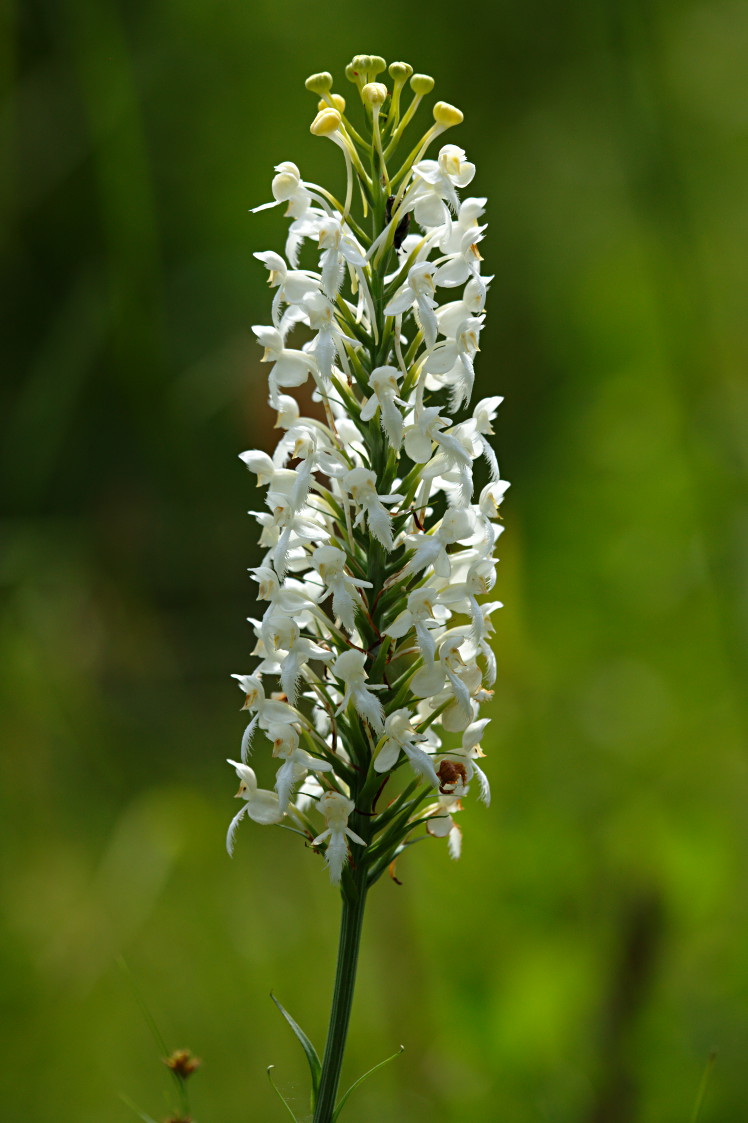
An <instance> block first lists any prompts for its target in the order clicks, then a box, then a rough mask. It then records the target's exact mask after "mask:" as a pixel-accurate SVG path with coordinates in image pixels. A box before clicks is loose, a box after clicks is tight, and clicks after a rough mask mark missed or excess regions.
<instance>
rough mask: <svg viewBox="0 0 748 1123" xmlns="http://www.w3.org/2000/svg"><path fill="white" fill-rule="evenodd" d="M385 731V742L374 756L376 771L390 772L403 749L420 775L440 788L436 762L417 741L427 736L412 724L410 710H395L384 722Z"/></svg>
mask: <svg viewBox="0 0 748 1123" xmlns="http://www.w3.org/2000/svg"><path fill="white" fill-rule="evenodd" d="M384 732H385V740H384V743H383V744H382V747H381V749H380V750H379V753H378V754H377V756H376V757H375V758H374V770H375V771H376V772H389V771H390V770H391V769H392V768H394V767H395V765H396V764H397V760H398V757H399V756H400V752H401V750H402V752H404V753H405V755H406V756H407V758H408V760H409V761H410V763H411V764H412V765H413V768H414V770H415V771H416V772H417V773H418V775H419V776H421V777H422V778H423V779H424V780H426V782H427V783H429V784H433V786H434V787H435V788H438V787H439V778H438V776H437V774H436V771H435V769H434V763H433V761H432V760H431V758H430V757H429V756H428V754H427V753H425V752H424V751H423V749H420V748H419V747H418V745H417V743H416V742H418V741H424V740H425V738H424V737H423V736H422V735H421V734H419V733H417V732H416V730H415V729H414V728H413V726H412V725H411V717H410V713H409V712H408V710H407V709H404V708H403V709H399V710H394V711H393V713H391V714H390V715H389V717H388V718H387V720H386V721H385V723H384Z"/></svg>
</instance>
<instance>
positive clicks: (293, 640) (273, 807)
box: [230, 56, 508, 899]
mask: <svg viewBox="0 0 748 1123" xmlns="http://www.w3.org/2000/svg"><path fill="white" fill-rule="evenodd" d="M385 69H386V68H385V64H384V60H381V59H379V58H378V57H377V56H357V57H356V59H354V61H353V63H352V64H351V68H350V70H349V74H350V77H351V81H352V82H353V84H354V86H355V88H356V90H357V91H358V93H359V95H360V97H361V99H362V101H363V105H364V110H365V113H364V116H365V121H366V127H367V128H368V129H369V131H370V139H369V140H365V139H364V138H362V136H361V135H360V134H359V132H358V131H357V128H356V127H354V125H353V124H352V123H351V121H350V119H349V117H348V115H347V113H346V108H345V102H344V100H343V98H342V97H340V96H339V95H338V94H337V93H333V92H332V77H331V76H330V75H329V74H327V73H326V72H325V73H322V74H317V75H312V76H311V78H310V79H309V88H310V89H312V90H313V91H314V92H315V94H316V95H317V96H318V97H319V99H320V101H319V105H318V111H317V115H316V116H315V117H314V119H313V121H312V123H311V132H312V134H313V135H315V136H323V137H327V138H329V139H330V140H332V141H333V143H334V144H335V145H336V146H337V149H339V150H340V152H341V153H342V154H343V157H344V160H345V195H344V197H343V199H342V200H339V199H337V198H336V197H335V195H334V194H333V193H332V192H331V191H328V190H327V189H326V188H324V187H322V186H319V185H317V184H315V183H311V182H309V181H307V180H304V179H303V178H302V175H301V172H300V171H299V168H298V167H297V165H296V164H293V163H291V162H290V161H286V162H284V163H282V164H278V165H277V167H276V169H275V175H274V177H273V180H272V186H271V191H272V200H273V201H272V202H267V203H263V204H261V206H260V207H258V208H256V209H257V210H264V209H266V208H269V207H280V208H281V209H283V210H284V211H285V214H286V216H287V219H288V230H287V238H286V245H285V253H284V254H281V253H279V252H276V251H275V250H272V249H270V250H264V251H261V252H257V253H256V254H255V257H256V258H257V261H258V266H259V264H261V265H262V267H263V268H264V270H266V271H267V277H268V283H269V285H270V288H271V290H272V293H273V296H272V309H271V312H270V314H269V315H268V317H267V319H268V320H269V323H268V324H267V325H258V326H256V327H255V328H254V329H253V330H254V333H255V335H256V336H257V339H258V341H259V342H260V344H261V345H262V347H263V349H264V351H263V355H262V362H264V363H265V364H267V365H268V366H269V368H270V370H269V376H268V386H269V400H270V405H271V406H272V408H273V409H274V410H275V411H276V416H275V419H274V422H275V424H274V427H275V429H276V430H278V433H277V437H278V440H277V443H276V446H275V448H274V450H271V449H270V448H269V447H267V448H266V446H265V444H264V441H263V440H262V437H258V438H257V439H256V443H257V444H259V445H260V446H261V447H258V448H250V449H249V450H247V451H246V452H243V453H242V454H241V459H242V462H243V463H244V465H245V466H246V468H247V469H248V471H249V472H250V473H251V475H252V476H253V477H254V478H256V482H257V486H258V487H259V488H261V489H262V493H261V494H262V496H263V499H262V501H261V502H260V501H258V502H257V503H256V505H257V506H260V507H261V508H262V509H261V510H259V511H254V512H250V514H251V515H252V516H253V517H254V518H255V519H256V520H257V523H258V524H259V527H260V535H259V541H260V546H261V549H262V554H261V556H260V558H258V559H257V560H255V562H254V563H253V564H252V568H251V569H250V574H251V576H252V578H253V581H254V582H256V586H257V593H258V600H259V602H260V603H261V604H262V609H261V611H260V612H258V613H257V614H256V617H257V618H254V617H250V624H251V626H252V628H253V630H254V637H255V646H254V650H253V652H252V654H253V656H254V659H255V660H256V662H255V663H253V672H252V674H246V675H236V676H235V678H236V679H237V682H238V683H239V686H240V688H241V689H242V690H243V692H244V695H245V702H244V708H245V709H246V710H247V711H248V713H249V717H250V720H249V724H248V726H247V727H246V730H245V733H244V737H243V741H242V762H243V763H242V764H239V765H234V767H236V768H237V769H241V770H243V771H241V772H240V778H241V779H242V784H243V788H242V791H241V792H240V794H241V795H242V797H243V800H244V807H243V808H242V811H241V812H240V813H239V815H238V816H236V817H235V819H234V821H233V823H232V827H231V830H230V842H233V836H234V832H235V829H236V824H237V823H238V821H239V820H240V819H241V817H242V816H245V817H248V818H250V819H254V820H255V821H256V822H258V823H282V824H284V825H285V826H291V827H293V829H294V830H296V831H297V832H299V833H302V834H303V835H304V836H305V838H306V839H307V842H312V844H313V846H314V847H315V848H319V849H320V850H324V854H325V860H326V862H327V865H328V868H329V872H330V877H331V879H332V880H333V882H335V883H336V884H340V885H341V889H342V892H343V896H344V899H345V898H346V894H348V893H350V892H352V888H351V887H352V886H353V885H354V884H355V885H356V886H358V889H357V892H359V891H360V892H365V890H366V888H368V886H369V885H370V884H371V883H373V881H375V880H376V879H377V878H378V877H379V876H381V875H382V873H383V872H384V871H385V870H386V869H387V868H388V866H389V863H390V862H391V861H392V859H393V858H394V857H395V856H396V855H397V854H398V853H400V852H401V851H402V849H403V847H404V846H405V845H406V843H407V841H408V838H409V836H410V835H411V834H412V832H414V831H417V830H422V829H423V824H424V821H426V823H427V831H428V833H429V834H432V835H434V836H436V837H445V838H447V839H448V845H449V851H450V854H451V855H452V856H453V857H456V856H457V854H458V853H459V848H460V839H461V832H460V830H459V827H458V826H457V824H456V822H455V815H456V812H457V811H459V810H461V806H462V805H461V802H460V801H461V800H466V799H467V798H468V797H469V796H470V794H471V793H478V794H480V796H481V798H483V799H485V800H486V801H487V799H488V780H487V778H486V776H485V773H484V772H483V771H482V769H481V768H480V766H479V763H478V761H479V758H480V757H481V756H482V749H481V745H480V740H481V736H483V735H484V731H485V728H486V726H487V724H488V719H487V718H484V717H482V716H481V705H482V703H484V702H486V701H488V700H489V699H490V697H491V687H492V685H493V683H494V680H495V678H496V669H497V668H496V659H495V657H494V655H493V652H492V650H491V646H490V642H491V639H492V636H493V624H492V614H493V613H494V612H495V610H496V609H497V608H498V607H500V602H499V601H496V600H492V601H489V600H488V599H487V598H488V596H489V595H491V590H492V589H493V587H494V583H495V579H496V568H495V566H496V562H495V558H494V548H495V546H496V542H497V540H498V538H499V535H500V534H501V532H502V530H503V524H502V523H501V522H500V520H499V506H500V504H501V502H502V499H503V496H504V493H505V491H506V488H507V487H508V484H506V482H505V481H502V480H501V479H500V477H499V469H498V462H497V459H496V455H495V453H494V452H493V449H492V447H491V445H490V444H489V441H490V439H491V438H492V437H493V425H494V418H495V416H496V412H497V409H498V406H499V405H500V403H501V398H500V397H499V396H498V395H492V396H489V397H485V398H483V399H481V400H480V401H478V403H477V404H476V405H474V406H473V405H471V404H470V400H471V398H472V395H473V384H474V380H475V370H474V363H475V359H476V356H477V355H478V352H479V348H480V340H481V335H482V332H483V327H484V322H485V304H486V296H487V291H488V285H489V282H490V280H491V278H490V277H487V276H485V275H484V274H483V273H482V272H481V268H482V264H483V262H482V256H481V249H482V243H483V239H484V237H485V233H486V225H485V221H484V219H485V207H486V200H485V199H483V198H480V197H467V198H463V199H462V201H461V200H460V192H462V191H463V190H464V189H465V188H467V187H468V185H469V184H470V183H471V182H472V181H473V178H474V176H475V166H474V164H473V163H472V162H471V161H470V160H469V159H468V158H467V156H466V154H465V152H464V150H463V149H462V148H460V147H458V146H457V145H454V144H444V145H442V146H441V148H440V149H439V150H438V153H437V155H436V157H435V158H431V156H430V154H429V146H430V145H431V144H432V142H433V141H434V140H435V138H436V137H438V136H440V135H441V133H443V132H444V130H445V129H446V128H448V127H451V126H453V125H456V124H458V123H459V121H460V120H461V119H462V114H461V113H460V111H459V110H458V109H456V108H455V107H454V106H450V105H449V104H447V103H446V102H437V103H436V105H435V106H434V109H433V113H434V124H433V125H432V126H431V127H430V128H429V129H428V131H427V132H426V133H425V135H424V136H423V138H422V140H421V141H420V142H418V143H417V144H416V147H415V149H414V150H413V153H412V155H411V156H410V158H409V160H406V162H405V164H404V165H403V164H402V163H401V161H399V160H398V161H397V162H396V163H394V164H393V159H394V155H393V154H394V152H395V150H396V148H397V147H398V144H399V142H400V138H401V135H402V133H403V131H404V129H405V127H406V125H408V124H409V122H410V119H411V117H412V116H413V114H414V113H415V111H416V109H417V108H418V104H419V102H420V100H421V99H422V97H423V96H425V94H426V93H427V92H428V91H429V90H430V88H431V86H432V85H433V82H432V80H431V79H430V78H428V77H426V76H424V75H413V74H412V70H411V68H409V67H408V66H407V65H406V64H404V63H397V64H393V69H391V75H392V77H393V80H394V86H393V87H392V88H391V92H389V91H388V87H387V85H386V84H385V81H383V76H384V70H385ZM409 79H410V82H411V90H412V93H413V100H412V102H411V104H410V107H409V108H408V109H407V110H401V104H402V96H403V94H404V90H405V83H406V82H407V81H408V80H409ZM383 107H385V108H383ZM399 165H401V166H399ZM357 184H358V186H357ZM359 194H360V196H361V198H362V199H363V200H365V204H364V207H363V208H362V209H359V208H358V207H357V203H358V197H359ZM363 211H365V212H366V213H365V214H364V213H363ZM372 220H373V222H374V230H373V231H372V232H371V233H369V230H370V227H371V221H372ZM302 245H303V247H304V254H305V259H304V261H303V263H302V264H300V262H299V257H300V250H301V247H302ZM471 410H472V412H470V411H471ZM270 424H272V421H271V422H270ZM481 458H482V459H483V460H484V461H485V462H487V464H488V472H489V473H490V479H489V482H488V483H487V484H486V485H485V486H483V480H482V479H481V487H482V490H481V491H480V494H479V495H478V497H477V498H474V495H473V474H474V471H475V472H476V474H477V473H478V472H482V471H483V469H482V466H481V465H480V463H479V461H480V460H481ZM268 684H272V685H271V686H270V685H268ZM257 730H260V731H261V733H262V734H264V736H265V737H266V738H267V739H268V740H269V741H270V743H271V745H272V756H273V757H274V759H275V760H276V762H277V768H276V777H275V790H274V791H264V790H262V789H260V788H258V785H257V780H256V777H255V774H254V772H253V771H252V769H250V768H249V767H248V765H247V764H246V760H247V756H248V754H249V752H250V748H251V747H252V744H253V743H255V744H256V743H257V741H258V740H259V738H257V737H256V732H257ZM403 772H406V773H407V774H408V776H409V778H408V780H407V781H406V782H405V783H404V784H403V783H399V779H400V777H401V776H402V775H403ZM395 773H397V774H398V778H397V780H395V779H391V777H393V775H394V774H395ZM388 785H391V786H390V787H388ZM385 789H386V791H385ZM429 793H431V794H429ZM380 795H381V800H380ZM429 799H430V800H431V801H432V802H430V803H429ZM433 801H435V802H433ZM424 803H427V804H428V805H427V806H426V807H425V808H424ZM354 813H356V819H355V824H356V828H355V831H354V830H352V829H351V828H349V827H348V822H349V817H350V816H351V815H353V814H354ZM321 823H324V829H323V828H322V827H321V826H320V824H321ZM351 843H355V844H356V849H355V850H354V851H353V853H354V854H355V861H354V860H353V859H352V857H351Z"/></svg>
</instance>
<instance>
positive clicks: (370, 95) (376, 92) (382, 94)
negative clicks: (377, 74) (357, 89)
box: [361, 82, 390, 109]
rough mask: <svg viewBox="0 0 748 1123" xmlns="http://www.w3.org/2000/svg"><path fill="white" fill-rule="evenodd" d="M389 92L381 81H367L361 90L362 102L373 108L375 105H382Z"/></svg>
mask: <svg viewBox="0 0 748 1123" xmlns="http://www.w3.org/2000/svg"><path fill="white" fill-rule="evenodd" d="M389 92H390V91H389V90H388V89H387V87H386V86H385V84H384V83H383V82H368V83H367V85H365V86H364V88H363V90H362V91H361V97H362V98H363V100H364V104H365V105H370V106H371V107H372V109H373V108H374V107H375V106H380V105H384V103H385V101H386V100H387V95H388V94H389Z"/></svg>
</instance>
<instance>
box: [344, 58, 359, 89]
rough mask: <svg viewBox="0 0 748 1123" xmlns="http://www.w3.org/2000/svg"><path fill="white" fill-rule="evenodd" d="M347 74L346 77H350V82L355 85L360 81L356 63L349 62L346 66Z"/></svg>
mask: <svg viewBox="0 0 748 1123" xmlns="http://www.w3.org/2000/svg"><path fill="white" fill-rule="evenodd" d="M345 76H346V78H347V79H348V81H349V82H352V83H353V85H354V86H355V85H356V83H357V81H358V75H357V73H356V66H355V64H354V63H352V62H349V63H348V65H347V66H346V68H345Z"/></svg>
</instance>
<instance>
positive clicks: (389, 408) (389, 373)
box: [361, 366, 405, 450]
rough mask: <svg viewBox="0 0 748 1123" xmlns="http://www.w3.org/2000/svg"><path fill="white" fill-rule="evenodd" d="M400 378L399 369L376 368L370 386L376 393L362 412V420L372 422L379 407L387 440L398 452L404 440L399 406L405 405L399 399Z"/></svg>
mask: <svg viewBox="0 0 748 1123" xmlns="http://www.w3.org/2000/svg"><path fill="white" fill-rule="evenodd" d="M399 377H400V371H399V370H398V369H397V367H388V366H384V367H375V368H374V370H373V371H372V372H371V374H370V375H369V385H370V386H371V388H372V390H373V391H374V393H373V394H372V396H371V397H370V398H369V400H368V401H367V402H366V404H365V405H364V406H363V408H362V410H361V420H362V421H371V419H372V417H373V416H374V414H375V413H376V411H377V407H379V410H380V416H381V421H382V428H383V429H384V431H385V433H386V434H387V440H388V441H389V442H390V444H391V445H392V447H393V448H394V449H396V450H397V449H399V448H400V445H401V444H402V440H403V415H402V414H401V412H400V410H399V409H398V408H397V406H398V403H399V404H400V405H405V403H404V402H402V401H401V400H400V398H398V397H397V393H398V385H397V382H398V379H399Z"/></svg>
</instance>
